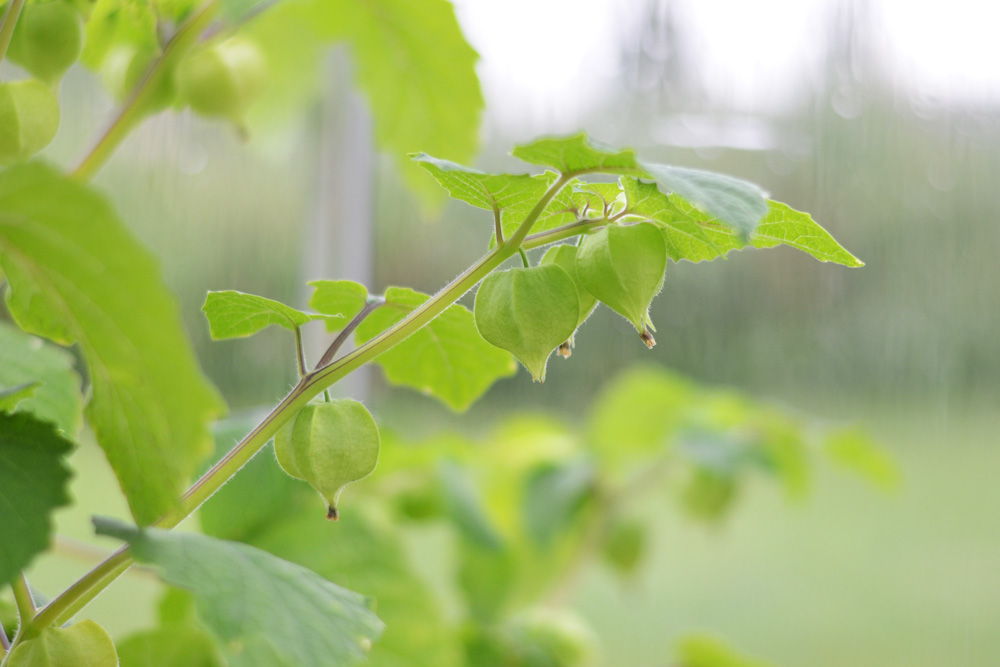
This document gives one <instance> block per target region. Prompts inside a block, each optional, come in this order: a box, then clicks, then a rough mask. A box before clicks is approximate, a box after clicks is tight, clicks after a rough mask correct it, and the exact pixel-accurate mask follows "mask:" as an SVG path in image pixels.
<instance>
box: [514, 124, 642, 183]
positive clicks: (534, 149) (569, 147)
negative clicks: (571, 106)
mask: <svg viewBox="0 0 1000 667" xmlns="http://www.w3.org/2000/svg"><path fill="white" fill-rule="evenodd" d="M511 155H513V156H514V157H516V158H518V159H520V160H524V161H525V162H528V163H530V164H538V165H542V166H545V167H553V168H555V169H558V170H559V171H560V172H562V173H563V174H564V175H568V176H576V175H580V174H588V173H603V174H629V175H633V176H643V177H645V176H646V175H647V174H646V170H645V168H643V167H642V165H640V164H639V161H638V160H637V159H636V156H635V151H633V150H631V149H626V150H621V151H620V150H617V149H614V148H610V147H606V146H601V145H599V144H598V143H597V142H593V141H591V140H590V139H588V138H587V135H586V134H574V135H572V136H569V137H554V138H545V139H538V140H536V141H533V142H531V143H530V144H522V145H521V146H516V147H515V148H514V150H513V151H512V152H511Z"/></svg>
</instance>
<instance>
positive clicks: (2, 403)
mask: <svg viewBox="0 0 1000 667" xmlns="http://www.w3.org/2000/svg"><path fill="white" fill-rule="evenodd" d="M41 384H42V383H41V382H26V383H24V384H19V385H17V386H16V387H8V388H6V389H0V412H14V410H15V409H16V408H17V404H18V403H20V402H21V401H23V400H24V399H26V398H31V397H32V396H34V395H35V390H36V389H38V387H39V386H40V385H41Z"/></svg>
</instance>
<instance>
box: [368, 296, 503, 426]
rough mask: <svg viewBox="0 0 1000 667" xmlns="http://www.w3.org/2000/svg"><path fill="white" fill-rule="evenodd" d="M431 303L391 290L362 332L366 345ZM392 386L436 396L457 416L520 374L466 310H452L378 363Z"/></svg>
mask: <svg viewBox="0 0 1000 667" xmlns="http://www.w3.org/2000/svg"><path fill="white" fill-rule="evenodd" d="M428 298H430V297H428V296H427V295H425V294H421V293H419V292H415V291H414V290H411V289H408V288H405V287H390V288H389V289H387V290H386V292H385V300H386V303H385V305H384V306H382V307H381V308H378V309H377V310H375V311H374V312H373V313H372V314H371V315H369V316H368V317H367V318H366V319H365V321H364V322H362V323H361V325H360V326H358V328H357V332H356V337H357V340H358V342H359V343H364V342H365V341H368V340H370V339H372V338H374V337H375V336H377V335H378V334H380V333H382V332H383V331H385V330H386V329H387V328H389V327H390V326H392V325H393V324H395V323H396V322H398V321H399V320H401V319H403V318H404V317H406V316H407V315H408V314H410V313H411V312H413V310H415V309H416V308H417V307H418V306H420V305H421V304H422V303H424V302H425V301H427V299H428ZM375 363H377V364H379V365H380V366H382V369H383V370H384V371H385V376H386V378H387V379H388V380H389V382H392V383H393V384H401V385H405V386H408V387H412V388H414V389H416V390H418V391H421V392H423V393H425V394H429V395H431V396H434V397H435V398H437V399H439V400H440V401H442V402H443V403H444V404H445V405H447V406H449V407H450V408H452V409H453V410H458V411H462V410H465V409H466V408H468V407H469V406H470V405H472V404H473V403H474V402H475V401H476V399H478V398H479V397H480V396H482V395H483V394H484V393H485V392H486V390H487V389H489V388H490V386H491V385H492V384H493V383H494V382H496V381H497V380H499V379H500V378H502V377H508V376H510V375H513V374H514V373H515V371H516V370H517V366H516V365H515V363H514V359H513V357H511V356H510V354H508V353H507V352H504V351H503V350H500V349H498V348H496V347H494V346H492V345H490V344H489V343H487V342H486V341H485V340H483V337H482V336H480V335H479V331H478V330H477V329H476V323H475V321H474V319H473V317H472V313H471V312H469V309H468V308H466V307H465V306H462V305H459V304H455V305H452V306H449V307H448V309H447V310H445V311H444V312H443V313H441V315H439V316H438V317H437V318H435V319H434V320H433V321H431V323H430V324H428V325H427V326H425V327H424V328H422V329H420V330H419V331H417V332H416V333H414V334H413V335H411V336H410V337H409V338H407V339H406V340H404V341H403V342H402V343H400V344H399V345H396V346H395V347H394V348H392V349H390V350H389V351H388V352H385V353H383V354H382V355H380V356H379V357H377V358H376V359H375Z"/></svg>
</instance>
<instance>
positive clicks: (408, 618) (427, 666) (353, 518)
mask: <svg viewBox="0 0 1000 667" xmlns="http://www.w3.org/2000/svg"><path fill="white" fill-rule="evenodd" d="M254 542H255V544H256V545H257V546H259V547H261V548H264V549H267V550H268V551H271V552H272V553H274V554H276V555H278V556H280V557H282V558H285V559H287V560H290V561H292V562H296V563H299V564H301V565H304V566H306V567H308V568H310V569H312V570H315V571H316V572H318V573H319V574H321V575H323V576H325V577H327V578H329V579H330V580H331V581H335V582H337V583H338V584H340V585H342V586H347V587H349V588H351V589H353V590H357V591H359V592H361V593H363V594H365V595H368V596H371V597H372V598H374V600H375V605H376V607H377V609H378V614H379V617H380V618H381V619H382V620H383V621H385V624H386V629H385V632H384V633H383V635H382V636H381V638H380V639H379V640H378V641H377V642H375V645H374V647H373V648H372V651H371V655H370V662H371V664H372V665H379V666H385V667H417V666H421V667H457V665H459V664H461V660H460V656H459V653H458V646H459V644H458V637H457V633H456V631H455V629H454V628H452V627H451V626H450V625H449V623H448V622H447V620H446V619H445V618H444V615H443V613H442V611H441V609H440V607H439V605H438V603H437V601H436V600H435V599H434V596H433V595H432V593H431V591H430V589H429V588H428V586H427V584H426V583H425V582H424V581H423V580H421V579H420V577H418V576H417V575H416V574H415V572H414V571H413V567H412V565H411V564H410V562H409V560H408V558H407V552H406V547H405V545H404V544H403V543H402V542H401V541H400V538H399V534H398V531H397V530H395V529H394V528H393V527H392V526H389V525H388V524H387V523H386V522H385V521H383V520H382V519H381V518H380V516H379V514H378V513H377V512H375V511H372V510H371V508H370V507H366V506H362V505H361V504H359V506H358V508H357V511H355V512H351V513H350V514H348V515H345V516H343V517H341V519H340V521H339V522H337V524H335V525H332V524H330V522H328V521H326V520H325V519H323V518H322V517H320V516H318V515H316V514H315V513H313V512H306V513H297V514H294V515H289V516H286V517H285V519H284V520H283V521H276V522H274V523H272V524H271V526H270V527H269V529H268V530H266V531H263V532H262V533H260V534H259V535H258V536H256V537H255V539H254ZM328 664H329V663H328Z"/></svg>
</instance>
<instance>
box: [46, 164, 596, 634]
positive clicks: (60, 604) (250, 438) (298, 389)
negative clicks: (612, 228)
mask: <svg viewBox="0 0 1000 667" xmlns="http://www.w3.org/2000/svg"><path fill="white" fill-rule="evenodd" d="M568 180H569V179H568V178H565V177H564V178H560V179H559V180H558V181H556V182H555V183H554V184H553V185H552V187H551V188H549V190H548V191H547V192H546V193H545V195H544V196H543V197H542V198H541V200H539V202H538V204H537V205H536V206H535V207H534V208H533V209H532V211H531V213H529V215H528V217H527V218H526V219H525V221H524V222H523V223H521V226H520V227H519V228H518V230H517V233H515V235H514V236H513V237H511V240H509V241H507V242H506V243H504V244H503V245H498V246H497V247H495V248H494V249H493V250H492V251H490V252H489V253H488V254H487V255H486V256H484V257H483V258H481V259H480V260H479V261H478V262H476V263H475V264H473V265H472V266H471V267H469V268H468V269H466V270H465V272H463V273H462V274H461V275H459V276H458V277H457V278H455V279H454V280H452V281H451V282H450V283H448V284H447V285H446V286H445V287H444V288H443V289H442V290H441V291H439V292H438V293H437V294H435V295H434V296H432V297H431V298H430V299H428V300H427V301H425V302H424V303H422V304H421V305H420V306H419V307H418V308H416V309H414V310H413V311H412V312H410V314H409V315H407V316H406V317H404V318H403V319H401V320H399V321H398V322H396V323H395V324H393V325H392V326H391V327H389V328H388V329H386V330H385V331H383V332H382V333H380V334H379V335H377V336H375V337H374V338H372V339H371V340H369V341H368V342H366V343H364V344H363V345H360V346H358V347H357V348H355V349H354V350H352V351H351V352H348V353H347V354H345V355H344V356H342V357H340V358H339V359H337V360H336V361H334V362H332V363H329V364H328V365H326V366H321V367H320V368H318V369H317V370H315V371H313V372H312V373H308V374H306V375H305V376H303V377H302V379H301V380H299V383H298V384H296V385H295V387H294V388H293V389H292V390H291V392H289V394H288V395H287V396H285V398H284V399H282V401H281V403H279V404H278V405H277V406H276V407H275V408H274V409H273V410H272V411H271V412H270V413H269V414H268V415H267V416H266V417H265V418H264V420H263V421H262V422H261V423H260V424H258V425H257V426H256V428H254V429H253V430H252V431H251V432H250V433H248V434H247V435H246V437H244V438H243V440H241V441H240V442H239V443H238V444H237V445H236V446H235V447H233V448H232V449H231V450H230V451H229V452H228V453H227V454H226V455H225V456H224V457H223V458H222V460H220V461H219V462H218V463H216V464H215V465H214V466H212V468H211V469H210V470H208V471H207V472H206V473H205V474H204V475H202V476H201V478H200V479H199V480H198V481H197V482H195V483H194V485H193V486H192V487H191V488H190V489H188V491H187V492H186V493H185V494H184V495H183V496H182V497H181V501H180V503H179V505H178V507H177V508H176V509H175V510H173V511H172V512H170V513H168V514H166V515H165V516H163V517H161V518H160V519H159V520H158V521H157V522H156V523H154V524H153V526H154V527H156V528H163V529H169V528H173V527H175V526H176V525H177V524H179V523H180V522H181V521H183V520H184V519H185V518H187V517H188V516H190V515H191V514H192V513H193V512H194V511H195V510H196V509H198V507H200V506H201V504H202V503H204V502H205V501H206V500H208V499H209V498H211V497H212V495H213V494H214V493H215V492H216V491H218V490H219V489H220V488H222V486H223V485H224V484H225V483H226V482H227V481H229V479H230V478H231V477H232V476H233V475H235V474H236V473H237V472H239V470H240V468H242V467H243V466H245V465H246V464H247V463H248V462H249V461H250V459H252V458H253V457H254V456H255V455H256V454H257V452H259V451H260V450H261V448H263V447H264V445H266V444H267V442H268V441H269V440H270V439H271V438H272V437H274V434H275V433H277V432H278V430H279V429H280V428H281V427H282V426H283V425H284V424H285V423H286V422H287V421H288V420H289V419H291V418H292V416H293V415H295V413H297V412H298V411H299V410H300V409H301V408H303V407H305V405H306V404H307V403H309V401H310V400H312V398H313V397H315V396H317V395H318V394H319V393H320V392H322V391H324V390H325V389H327V388H328V387H330V386H331V385H333V384H335V383H336V382H338V381H339V380H341V379H343V378H344V377H346V376H347V375H348V374H350V373H351V372H353V371H355V370H357V369H358V368H360V367H361V366H363V365H364V364H366V363H368V362H369V361H371V360H372V359H374V358H376V357H377V356H379V355H380V354H382V353H383V352H386V351H388V350H389V349H390V348H392V347H393V346H395V345H397V344H398V343H400V342H402V341H403V340H405V339H406V338H408V337H409V336H410V335H411V334H413V333H415V332H416V331H418V330H420V329H421V328H423V327H424V326H425V325H426V324H428V323H429V322H430V321H431V320H433V319H434V318H435V317H437V316H438V315H440V314H441V313H442V312H444V311H445V309H447V308H448V307H449V306H451V305H452V304H453V303H455V302H456V301H458V299H459V298H460V297H461V296H462V295H463V294H465V293H466V292H468V291H469V290H470V289H472V288H473V287H474V286H475V285H476V284H477V283H478V282H479V281H480V280H482V279H483V278H485V277H486V276H487V275H488V274H489V273H490V271H492V270H493V269H495V268H497V267H498V266H500V265H501V264H503V263H504V262H505V261H506V260H507V259H508V258H510V257H511V256H513V255H514V254H515V253H517V251H518V249H519V244H520V243H521V241H523V240H524V238H525V236H526V235H527V234H528V232H529V231H530V230H531V227H532V225H534V224H535V221H536V220H538V216H539V215H541V212H542V211H543V210H544V208H545V206H546V205H547V204H548V202H549V201H551V200H552V198H553V197H554V196H555V195H556V194H557V193H558V192H559V190H560V189H562V187H563V186H564V185H565V184H566V182H567V181H568ZM553 231H555V230H553ZM577 233H579V232H577ZM539 236H540V237H542V238H540V239H538V241H540V242H539V243H538V245H544V244H545V243H551V240H549V241H545V240H544V238H546V237H545V235H539ZM514 239H517V242H516V243H514V242H513V241H514ZM324 356H326V355H324ZM132 562H133V558H132V554H131V552H130V551H129V548H128V547H127V546H124V547H122V548H120V549H119V550H118V551H116V552H115V553H114V554H112V555H111V556H109V557H108V558H107V559H105V560H104V561H102V562H101V563H100V564H98V565H97V566H96V567H94V569H92V570H91V571H90V572H87V573H86V574H85V575H83V576H82V577H81V578H80V579H78V580H77V581H76V582H75V583H74V584H73V585H72V586H70V587H69V588H67V589H66V590H65V591H63V592H62V593H61V594H60V595H59V596H58V597H56V598H55V599H54V600H52V602H50V603H49V604H48V605H47V606H46V607H45V608H44V609H42V610H41V611H40V612H39V613H38V614H37V615H36V616H35V619H34V622H33V627H34V628H37V629H41V628H44V627H47V626H48V625H51V624H53V623H64V622H66V621H67V620H69V619H70V618H72V617H73V615H74V614H76V613H77V612H79V611H80V609H82V608H83V607H84V606H86V605H87V603H89V602H90V601H91V600H93V599H94V598H95V597H96V596H97V595H98V594H99V593H100V592H101V591H102V590H104V589H105V588H106V587H107V586H108V585H109V584H110V583H111V582H113V581H114V580H115V579H117V578H118V577H119V576H121V574H122V573H123V572H125V570H127V569H128V568H129V566H130V565H131V564H132Z"/></svg>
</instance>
